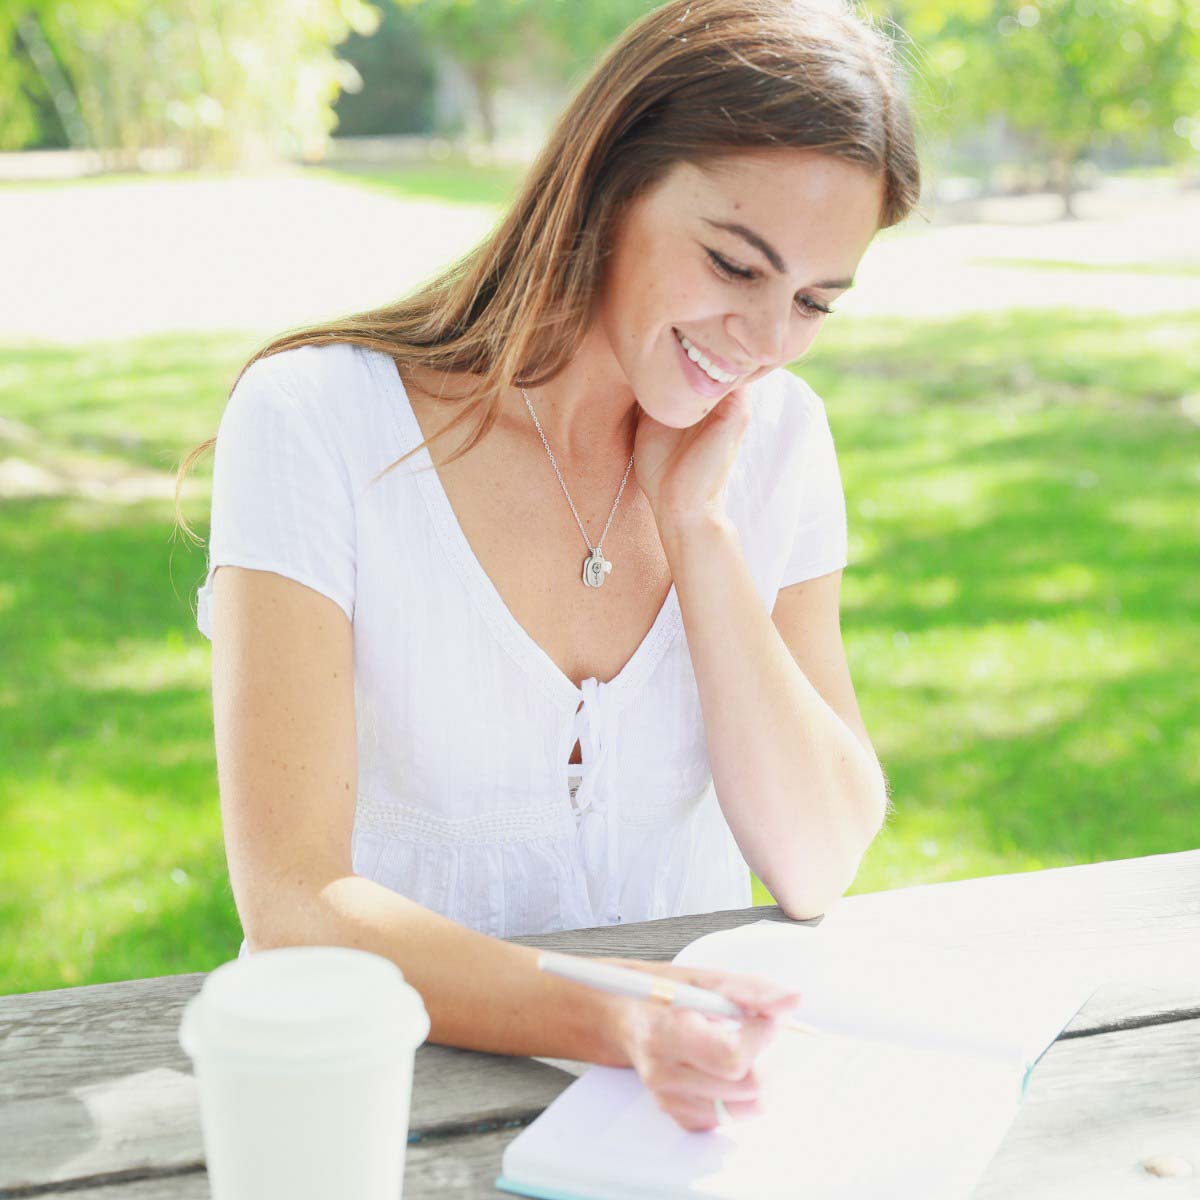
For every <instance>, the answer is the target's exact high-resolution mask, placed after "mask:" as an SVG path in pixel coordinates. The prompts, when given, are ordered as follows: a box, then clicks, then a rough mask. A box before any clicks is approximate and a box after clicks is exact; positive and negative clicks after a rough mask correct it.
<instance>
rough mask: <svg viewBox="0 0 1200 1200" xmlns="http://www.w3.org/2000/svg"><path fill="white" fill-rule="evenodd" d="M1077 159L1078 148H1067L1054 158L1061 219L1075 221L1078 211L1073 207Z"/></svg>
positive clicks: (1077, 217)
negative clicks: (1060, 203)
mask: <svg viewBox="0 0 1200 1200" xmlns="http://www.w3.org/2000/svg"><path fill="white" fill-rule="evenodd" d="M1078 161H1079V151H1078V150H1068V151H1066V152H1065V153H1063V154H1060V155H1059V156H1058V158H1057V159H1056V162H1055V166H1056V175H1057V177H1058V194H1059V196H1060V198H1061V199H1062V214H1061V219H1062V220H1064V221H1077V220H1078V219H1079V213H1078V211H1077V210H1076V208H1075V164H1076V163H1077V162H1078Z"/></svg>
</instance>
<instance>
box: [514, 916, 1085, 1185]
mask: <svg viewBox="0 0 1200 1200" xmlns="http://www.w3.org/2000/svg"><path fill="white" fill-rule="evenodd" d="M675 962H677V963H679V964H681V965H685V966H697V967H717V968H721V969H724V970H729V971H743V972H747V973H754V974H762V975H767V976H770V977H771V978H773V979H776V980H778V981H779V982H781V983H783V984H784V985H785V986H789V987H793V988H795V989H796V990H798V991H799V992H800V993H801V997H802V998H801V1003H800V1007H799V1008H798V1009H797V1011H796V1016H797V1017H798V1018H799V1019H801V1020H803V1021H805V1022H807V1023H808V1024H811V1025H815V1026H817V1027H818V1028H820V1029H821V1030H822V1031H823V1033H822V1034H821V1035H811V1034H801V1033H793V1032H787V1031H781V1032H780V1033H779V1035H778V1037H777V1038H776V1039H775V1041H774V1042H772V1044H771V1045H770V1046H769V1047H768V1048H767V1049H766V1050H764V1051H763V1053H762V1054H761V1055H760V1056H759V1058H758V1060H757V1064H756V1073H757V1074H758V1076H759V1079H760V1081H761V1083H760V1096H761V1100H762V1111H761V1112H760V1113H759V1114H757V1115H755V1116H751V1117H738V1118H734V1119H732V1120H731V1121H730V1122H729V1123H727V1124H724V1125H722V1126H720V1127H719V1128H717V1129H714V1130H711V1131H707V1132H702V1133H689V1132H687V1131H686V1130H684V1129H682V1128H680V1126H678V1125H677V1124H676V1123H675V1121H674V1120H673V1119H672V1118H671V1117H669V1116H668V1115H667V1114H666V1113H664V1112H662V1111H661V1110H660V1109H659V1108H658V1107H657V1105H656V1104H655V1103H654V1101H653V1099H652V1098H651V1096H650V1093H649V1092H648V1091H647V1090H646V1089H645V1088H644V1087H643V1086H642V1083H641V1080H640V1079H639V1078H638V1075H637V1073H636V1072H635V1071H634V1070H633V1069H632V1068H620V1067H602V1066H591V1067H589V1068H588V1069H587V1070H586V1071H585V1072H584V1074H583V1075H582V1076H581V1077H580V1078H579V1079H577V1080H576V1081H575V1082H574V1083H572V1084H571V1085H570V1087H568V1088H567V1089H566V1090H565V1091H564V1092H563V1093H562V1094H561V1095H560V1096H559V1097H558V1098H557V1099H556V1100H555V1101H554V1103H552V1104H551V1105H550V1106H549V1107H548V1108H547V1109H546V1111H545V1112H544V1113H542V1114H541V1115H540V1116H539V1117H538V1118H537V1119H536V1120H535V1121H534V1122H533V1123H532V1124H531V1125H529V1127H528V1128H526V1129H524V1130H523V1131H522V1132H521V1133H520V1134H519V1135H518V1136H517V1137H516V1138H515V1139H514V1140H513V1141H512V1142H511V1143H510V1144H509V1146H508V1147H507V1149H506V1150H505V1152H504V1157H503V1162H502V1166H501V1175H500V1177H499V1178H498V1179H497V1180H496V1186H497V1187H499V1188H502V1189H503V1190H505V1191H509V1192H515V1193H517V1194H519V1195H525V1196H536V1197H542V1198H543V1200H650V1198H651V1197H653V1198H654V1200H659V1198H674V1197H710V1198H713V1200H716V1198H718V1197H720V1198H725V1197H730V1198H732V1197H738V1198H741V1197H746V1198H747V1200H769V1198H774V1197H779V1198H783V1197H796V1198H803V1200H865V1198H867V1197H871V1198H873V1200H874V1198H883V1197H887V1198H888V1200H891V1198H892V1197H895V1196H920V1197H921V1198H922V1200H962V1198H965V1197H968V1196H969V1195H970V1194H971V1191H972V1189H973V1188H974V1186H975V1184H976V1183H977V1182H978V1180H979V1177H980V1175H981V1174H982V1173H983V1171H984V1169H985V1167H986V1166H987V1164H988V1161H989V1160H990V1159H991V1158H992V1156H993V1155H994V1154H995V1152H996V1149H997V1148H998V1147H999V1145H1000V1142H1001V1141H1002V1140H1003V1138H1004V1134H1005V1132H1006V1131H1007V1129H1008V1127H1009V1125H1010V1124H1011V1122H1012V1120H1013V1118H1014V1116H1015V1115H1016V1113H1017V1110H1018V1108H1019V1106H1020V1102H1021V1097H1022V1096H1023V1095H1024V1092H1025V1087H1026V1084H1027V1082H1028V1078H1029V1074H1030V1072H1031V1071H1032V1069H1033V1065H1034V1063H1035V1062H1036V1061H1037V1059H1038V1058H1039V1057H1040V1056H1041V1054H1042V1053H1043V1052H1044V1051H1045V1049H1046V1047H1047V1046H1049V1045H1050V1043H1051V1042H1053V1041H1054V1039H1055V1037H1056V1036H1057V1035H1058V1034H1059V1033H1060V1032H1061V1031H1062V1029H1063V1027H1064V1026H1065V1025H1066V1024H1067V1023H1068V1022H1069V1021H1070V1020H1071V1018H1072V1017H1073V1016H1074V1015H1075V1013H1076V1012H1077V1011H1078V1010H1079V1008H1080V1007H1081V1006H1082V1004H1083V1003H1084V1002H1085V1001H1086V1000H1087V998H1088V997H1089V996H1090V995H1091V994H1092V992H1093V991H1095V988H1096V986H1097V984H1098V982H1099V981H1098V980H1094V979H1083V978H1080V977H1079V976H1078V975H1069V974H1064V975H1054V974H1050V973H1047V971H1046V969H1045V968H1044V966H1039V967H1038V968H1037V969H1036V971H1033V972H1030V971H1027V970H1025V969H1023V967H1022V965H1021V962H1020V960H1019V958H1017V957H1013V956H1008V957H1007V958H1004V959H999V958H995V957H994V956H992V955H990V954H989V955H988V956H987V958H986V959H983V958H982V957H981V956H980V955H972V954H971V953H970V952H969V951H963V950H943V949H940V948H938V947H933V946H927V945H920V944H917V943H912V942H905V943H902V944H901V943H883V942H878V941H873V940H871V939H870V938H869V937H865V936H862V935H857V934H856V935H846V934H844V933H839V932H835V931H833V930H828V931H823V930H822V929H821V928H820V927H819V926H818V927H817V928H811V927H808V926H803V925H789V924H784V923H782V922H778V921H759V922H756V923H754V924H751V925H744V926H742V927H740V928H738V929H731V930H726V931H723V932H720V933H713V934H707V935H705V936H704V937H701V938H698V939H697V940H696V941H694V942H692V943H691V944H690V945H688V946H686V947H685V948H684V949H683V950H682V951H681V952H680V953H679V954H678V955H677V956H676V958H675Z"/></svg>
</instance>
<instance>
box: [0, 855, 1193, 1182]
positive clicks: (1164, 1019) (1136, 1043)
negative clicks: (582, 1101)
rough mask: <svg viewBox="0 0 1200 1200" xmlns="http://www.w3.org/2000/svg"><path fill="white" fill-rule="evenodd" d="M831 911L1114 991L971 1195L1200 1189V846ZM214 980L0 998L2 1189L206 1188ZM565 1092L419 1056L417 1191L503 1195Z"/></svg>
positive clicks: (631, 939)
mask: <svg viewBox="0 0 1200 1200" xmlns="http://www.w3.org/2000/svg"><path fill="white" fill-rule="evenodd" d="M835 916H836V919H837V920H841V921H843V922H844V923H845V924H846V925H847V926H850V927H854V928H857V929H862V930H864V931H868V932H871V933H872V934H878V935H881V936H892V937H897V938H903V937H909V938H913V937H919V938H920V939H928V940H932V941H935V942H938V943H941V944H947V945H950V944H953V945H963V944H969V945H971V946H975V947H980V948H984V947H987V946H994V947H995V948H996V950H997V952H999V951H1001V950H1006V951H1011V950H1012V949H1014V947H1018V946H1019V947H1021V952H1022V954H1023V955H1025V954H1027V955H1028V961H1029V962H1030V964H1031V965H1036V962H1037V961H1038V960H1039V957H1041V958H1042V959H1043V960H1045V959H1046V958H1049V959H1052V960H1053V961H1055V962H1056V963H1059V964H1061V963H1063V962H1068V961H1074V962H1077V963H1079V964H1081V965H1086V966H1088V967H1091V968H1096V969H1097V970H1099V972H1100V976H1101V977H1102V978H1104V979H1105V980H1106V982H1105V984H1104V985H1103V986H1102V987H1101V988H1100V989H1099V990H1098V991H1097V992H1096V994H1095V995H1094V996H1093V997H1092V999H1091V1000H1090V1001H1089V1002H1088V1003H1087V1004H1086V1005H1085V1006H1084V1008H1083V1009H1081V1010H1080V1012H1079V1013H1078V1014H1077V1015H1076V1016H1075V1018H1074V1019H1073V1020H1072V1021H1071V1022H1070V1024H1069V1025H1068V1027H1067V1028H1066V1030H1064V1032H1063V1033H1062V1035H1061V1036H1060V1037H1059V1038H1058V1039H1057V1040H1056V1041H1055V1043H1054V1044H1053V1045H1052V1046H1051V1047H1050V1049H1049V1050H1048V1051H1047V1052H1046V1054H1045V1055H1044V1056H1043V1058H1042V1059H1041V1060H1040V1061H1039V1063H1038V1065H1037V1066H1036V1068H1035V1069H1034V1072H1033V1076H1032V1078H1031V1080H1030V1084H1029V1090H1028V1092H1027V1094H1026V1097H1025V1100H1024V1103H1023V1105H1022V1108H1021V1111H1020V1113H1019V1115H1018V1117H1017V1119H1016V1121H1015V1122H1014V1124H1013V1126H1012V1128H1011V1129H1010V1130H1009V1132H1008V1135H1007V1137H1006V1139H1005V1141H1004V1143H1003V1145H1002V1146H1001V1148H1000V1151H999V1152H998V1153H997V1155H996V1157H995V1158H994V1159H993V1161H992V1162H991V1164H990V1165H989V1167H988V1170H987V1172H986V1174H985V1175H984V1177H983V1179H982V1180H981V1182H980V1185H979V1187H978V1188H977V1189H976V1191H975V1193H974V1198H975V1200H1001V1198H1004V1200H1016V1198H1017V1197H1020V1198H1021V1200H1069V1198H1072V1197H1080V1198H1086V1200H1110V1198H1111V1200H1116V1198H1118V1197H1163V1198H1164V1200H1176V1198H1178V1197H1185V1196H1186V1197H1200V850H1192V851H1186V852H1183V853H1178V854H1162V855H1155V856H1152V857H1148V858H1136V859H1125V860H1121V861H1116V862H1106V863H1095V864H1089V865H1085V866H1077V867H1060V868H1055V869H1052V870H1045V871H1035V872H1030V873H1027V874H1020V875H998V876H986V877H983V878H980V879H970V880H961V881H957V882H953V883H943V884H934V885H923V886H919V887H912V888H903V889H898V890H896V891H891V892H875V893H870V894H866V895H862V896H855V897H849V898H845V899H843V900H841V901H839V902H838V904H837V905H836V906H835V907H834V909H832V910H831V913H830V925H829V928H830V929H831V930H832V929H833V928H834V925H835V923H836V922H835ZM764 918H765V919H771V920H786V918H785V917H784V916H783V915H782V913H781V912H780V910H779V909H778V908H775V907H760V908H748V909H742V910H735V911H727V912H714V913H708V914H704V915H697V916H689V917H677V918H673V919H670V920H664V921H648V922H643V923H641V924H631V925H616V926H610V927H605V928H599V929H583V930H573V931H569V932H565V933H557V934H548V935H540V936H537V937H524V938H517V939H514V940H516V941H520V942H523V943H525V944H528V945H536V946H545V947H548V948H554V949H556V950H564V951H569V952H574V953H581V954H588V953H592V954H617V955H623V956H628V957H631V958H646V959H667V958H670V957H672V956H673V955H674V954H675V953H677V952H678V951H679V950H680V949H682V947H683V946H684V945H686V944H687V943H688V942H690V941H691V940H693V939H694V938H696V937H698V936H699V935H701V934H703V933H708V932H712V931H714V930H717V929H728V928H731V927H733V926H736V925H741V924H744V923H746V922H749V921H758V920H762V919H764ZM819 920H820V918H818V919H817V921H814V922H809V923H810V924H815V923H818V922H819ZM203 980H204V975H203V973H200V974H190V975H169V976H164V977H162V978H157V979H135V980H130V981H128V982H124V983H109V984H100V985H96V986H89V987H75V988H64V989H61V990H57V991H48V992H31V993H26V994H18V995H12V996H5V997H0V1198H8V1197H17V1196H22V1197H24V1196H49V1197H64V1198H65V1197H67V1196H68V1195H69V1196H70V1198H71V1200H117V1197H120V1198H121V1200H192V1198H200V1197H206V1196H208V1195H209V1188H208V1178H207V1175H206V1174H205V1169H204V1151H203V1143H202V1140H201V1130H200V1119H199V1108H198V1104H197V1097H196V1093H195V1081H194V1078H193V1076H192V1067H191V1062H190V1060H189V1059H188V1058H187V1056H186V1055H185V1054H184V1052H183V1050H182V1049H181V1048H180V1046H179V1042H178V1040H177V1032H178V1028H179V1022H180V1019H181V1014H182V1009H183V1006H184V1004H185V1002H186V1001H187V1000H188V999H190V998H191V997H192V996H193V995H194V994H195V993H196V992H197V991H198V990H199V988H200V985H201V984H202V982H203ZM571 1082H573V1077H572V1076H571V1075H569V1074H567V1073H566V1072H565V1071H562V1070H559V1069H557V1068H555V1067H552V1066H549V1065H547V1064H545V1063H542V1062H539V1061H537V1060H535V1059H529V1058H512V1057H508V1056H501V1055H490V1054H479V1053H476V1052H473V1051H467V1050H459V1049H456V1048H453V1047H447V1046H435V1045H425V1046H422V1047H421V1049H420V1050H419V1051H418V1053H417V1060H416V1073H415V1076H414V1083H413V1097H412V1114H411V1126H410V1143H409V1147H408V1155H407V1166H406V1172H405V1184H404V1195H405V1197H406V1198H407V1200H424V1198H426V1197H435V1196H436V1197H441V1198H455V1200H459V1198H461V1200H465V1198H467V1197H486V1196H504V1195H506V1193H502V1192H499V1191H497V1190H496V1189H495V1188H494V1187H493V1180H494V1179H495V1177H496V1175H497V1174H498V1171H499V1166H500V1156H501V1153H502V1151H503V1149H504V1147H505V1146H506V1145H507V1144H508V1142H509V1141H510V1140H511V1139H512V1138H513V1137H515V1136H516V1134H517V1132H518V1131H519V1130H520V1129H521V1128H522V1127H524V1126H525V1125H527V1124H528V1123H529V1122H530V1121H532V1120H533V1119H534V1117H536V1116H537V1115H538V1113H540V1112H541V1111H542V1110H543V1109H544V1108H545V1107H546V1106H547V1105H548V1104H549V1103H550V1102H551V1101H552V1100H553V1099H554V1098H555V1097H556V1096H557V1095H558V1094H559V1092H561V1091H562V1089H563V1088H564V1087H566V1086H567V1085H568V1084H570V1083H571ZM1155 1170H1157V1171H1166V1172H1168V1174H1165V1175H1160V1174H1154V1173H1153V1172H1154V1171H1155ZM905 1200H907V1198H905ZM913 1200H917V1198H913Z"/></svg>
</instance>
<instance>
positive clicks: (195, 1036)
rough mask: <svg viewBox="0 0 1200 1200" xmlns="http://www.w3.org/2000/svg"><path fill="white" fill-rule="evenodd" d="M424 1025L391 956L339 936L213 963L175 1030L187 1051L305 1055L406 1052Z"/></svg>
mask: <svg viewBox="0 0 1200 1200" xmlns="http://www.w3.org/2000/svg"><path fill="white" fill-rule="evenodd" d="M428 1035H429V1015H428V1013H426V1011H425V1005H424V1002H423V1001H422V1000H421V996H420V993H418V992H417V990H416V989H415V988H413V987H412V986H411V985H410V984H408V983H406V982H405V981H404V975H403V973H402V972H401V970H400V968H399V967H398V966H396V964H395V963H394V962H392V961H391V960H390V959H387V958H384V957H382V956H381V955H378V954H373V953H371V952H369V951H366V950H354V949H351V948H349V947H346V946H284V947H280V948H278V949H273V950H261V951H259V952H258V953H256V954H251V955H248V956H247V957H245V958H240V959H234V960H233V961H231V962H226V963H222V964H221V965H220V966H219V967H217V968H216V969H215V970H214V971H212V972H211V973H210V974H209V975H208V977H207V978H206V979H205V981H204V984H203V986H202V987H201V989H200V991H199V993H198V994H197V995H196V996H194V997H193V998H192V1000H191V1001H189V1003H188V1005H187V1008H186V1010H185V1012H184V1017H183V1022H182V1024H181V1027H180V1031H179V1040H180V1044H181V1045H182V1046H183V1048H184V1050H186V1051H187V1052H188V1054H189V1055H191V1056H192V1057H193V1058H196V1057H198V1056H201V1055H219V1056H221V1057H244V1058H264V1057H265V1058H271V1059H274V1060H277V1061H280V1060H291V1061H296V1062H299V1063H305V1064H310V1063H314V1062H320V1061H340V1060H347V1059H350V1058H357V1057H358V1056H360V1055H362V1054H365V1053H368V1052H369V1053H371V1054H373V1055H376V1056H379V1055H385V1054H387V1053H388V1052H389V1051H391V1052H400V1051H404V1052H406V1053H412V1052H413V1051H415V1050H416V1048H417V1046H419V1045H420V1044H421V1043H422V1042H423V1041H424V1040H425V1038H426V1037H427V1036H428Z"/></svg>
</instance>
